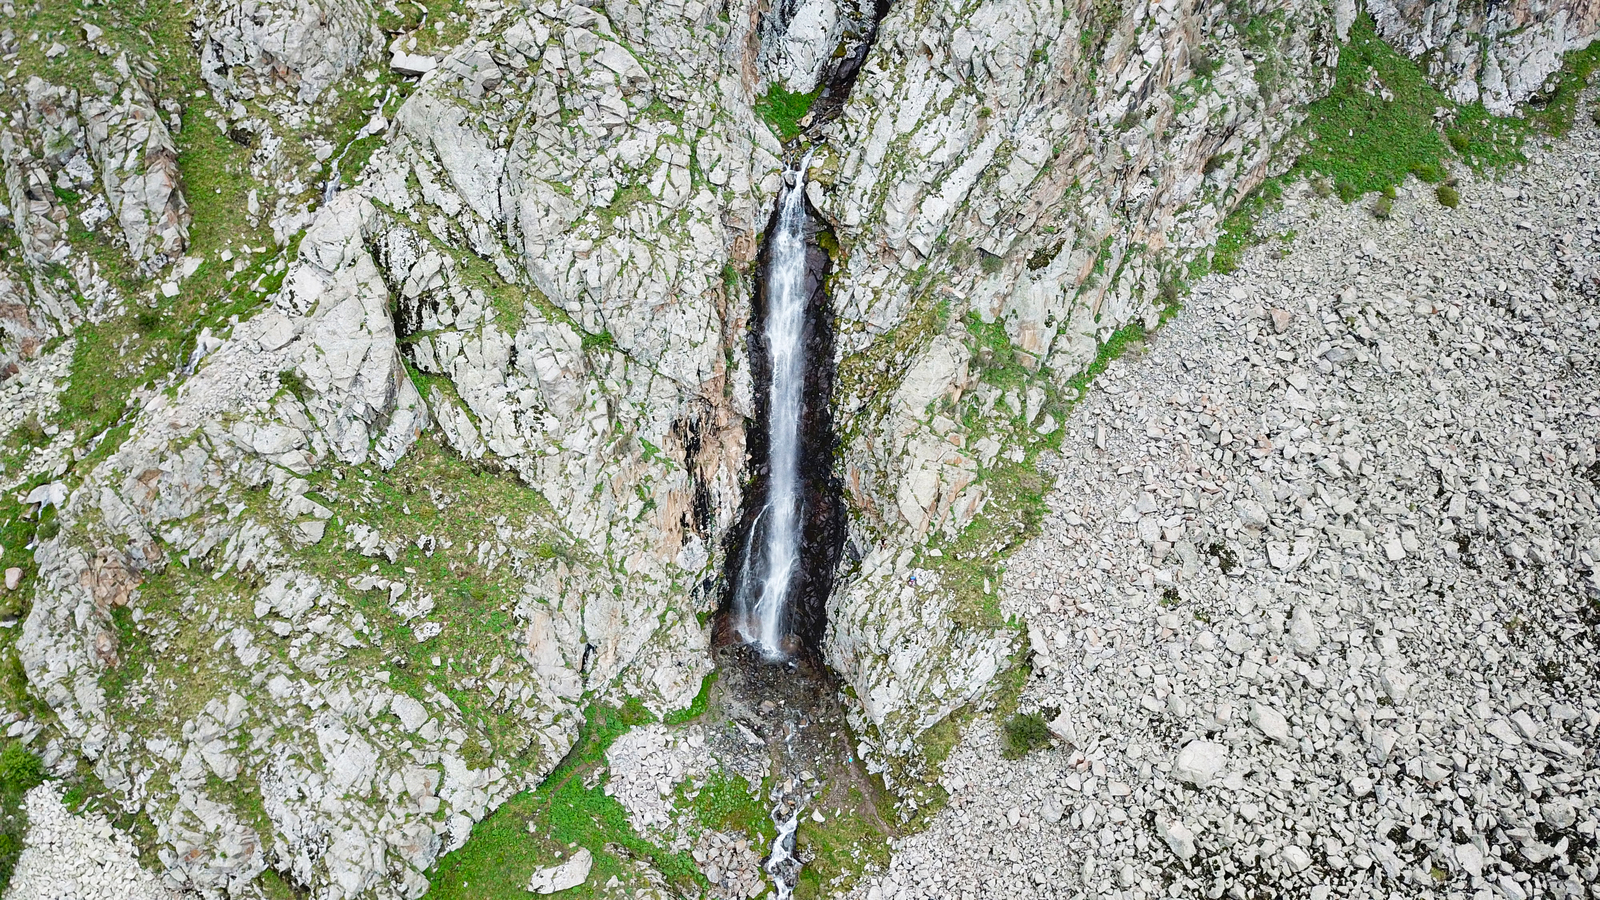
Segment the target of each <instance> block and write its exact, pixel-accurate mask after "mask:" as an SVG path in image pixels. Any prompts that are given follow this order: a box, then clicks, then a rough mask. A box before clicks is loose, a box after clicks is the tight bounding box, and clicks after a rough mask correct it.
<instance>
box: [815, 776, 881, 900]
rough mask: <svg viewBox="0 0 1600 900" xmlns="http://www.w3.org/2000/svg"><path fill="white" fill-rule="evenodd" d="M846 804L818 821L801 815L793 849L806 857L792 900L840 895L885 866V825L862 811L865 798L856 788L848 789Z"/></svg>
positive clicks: (833, 809) (835, 808) (833, 808)
mask: <svg viewBox="0 0 1600 900" xmlns="http://www.w3.org/2000/svg"><path fill="white" fill-rule="evenodd" d="M849 793H850V794H851V796H850V797H848V798H847V800H848V801H849V802H846V803H843V804H840V805H837V806H834V807H832V808H831V809H830V810H829V812H831V813H833V814H832V815H829V814H826V813H825V814H824V818H823V821H821V822H818V821H816V820H815V819H813V818H812V817H811V816H809V815H806V816H802V817H801V819H800V827H799V828H797V829H796V830H795V846H796V848H797V849H798V850H799V852H800V854H801V856H802V858H805V857H809V859H808V860H807V862H806V865H805V868H803V869H801V870H800V882H799V883H798V884H796V885H795V889H794V896H795V900H822V898H825V897H835V896H843V894H844V889H845V888H847V887H848V886H849V885H851V884H853V883H854V882H855V880H856V879H858V878H859V877H860V876H861V875H863V874H865V873H866V872H867V871H870V870H881V869H883V868H885V867H887V866H888V864H889V845H888V842H887V841H886V840H885V839H884V838H885V826H884V825H883V823H882V822H881V821H879V820H878V819H877V818H876V817H875V816H871V815H869V814H867V812H865V810H864V807H865V806H866V803H865V800H866V798H865V797H864V796H863V795H862V794H861V791H860V789H859V788H855V787H852V788H850V789H849Z"/></svg>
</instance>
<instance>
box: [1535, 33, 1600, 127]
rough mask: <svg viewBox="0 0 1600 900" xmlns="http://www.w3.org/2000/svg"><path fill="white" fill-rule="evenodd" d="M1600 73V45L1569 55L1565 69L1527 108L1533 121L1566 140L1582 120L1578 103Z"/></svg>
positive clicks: (1564, 62) (1596, 44)
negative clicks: (1574, 125) (1568, 134)
mask: <svg viewBox="0 0 1600 900" xmlns="http://www.w3.org/2000/svg"><path fill="white" fill-rule="evenodd" d="M1596 70H1600V41H1595V42H1593V43H1591V44H1589V46H1587V47H1585V48H1584V49H1582V50H1575V51H1573V52H1571V53H1568V54H1567V56H1566V59H1564V60H1562V64H1561V68H1560V70H1558V71H1557V72H1556V73H1555V74H1554V75H1552V76H1550V79H1549V80H1548V81H1547V82H1546V86H1545V88H1544V89H1543V90H1540V91H1539V92H1538V93H1537V94H1535V95H1534V96H1533V98H1532V99H1531V100H1530V101H1529V103H1528V105H1527V110H1526V112H1527V116H1528V119H1529V121H1531V122H1533V123H1534V124H1535V125H1537V126H1538V127H1539V128H1540V129H1541V130H1542V131H1544V132H1545V133H1546V134H1550V135H1553V136H1555V137H1564V136H1565V135H1566V133H1567V132H1568V131H1571V130H1572V123H1573V122H1574V121H1575V120H1576V119H1577V116H1578V99H1579V98H1580V97H1581V96H1582V95H1583V91H1584V89H1585V88H1587V87H1588V86H1589V83H1590V82H1591V81H1592V80H1593V78H1594V74H1595V71H1596Z"/></svg>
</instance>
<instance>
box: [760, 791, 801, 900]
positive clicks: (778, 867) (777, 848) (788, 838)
mask: <svg viewBox="0 0 1600 900" xmlns="http://www.w3.org/2000/svg"><path fill="white" fill-rule="evenodd" d="M780 808H781V807H780ZM772 818H773V821H774V822H775V823H776V824H777V826H778V834H777V836H776V837H774V838H773V839H772V852H771V853H770V854H768V855H767V862H766V866H765V868H766V870H767V875H768V876H769V877H771V878H772V890H773V892H774V893H775V894H777V900H789V898H791V897H793V896H794V886H795V882H797V881H799V880H800V861H799V860H798V859H795V856H794V833H795V831H796V830H797V829H798V828H799V827H800V807H799V805H798V804H797V805H796V806H795V808H794V810H793V811H791V812H790V813H789V816H788V817H787V818H784V817H783V816H781V815H779V813H778V811H777V810H774V811H773V814H772Z"/></svg>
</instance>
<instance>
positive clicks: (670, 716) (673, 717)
mask: <svg viewBox="0 0 1600 900" xmlns="http://www.w3.org/2000/svg"><path fill="white" fill-rule="evenodd" d="M716 685H717V670H715V669H712V670H711V673H710V674H709V675H707V676H706V677H705V678H702V679H701V680H700V692H699V693H698V694H695V695H694V700H693V701H692V702H690V704H689V705H688V706H687V707H686V708H684V709H679V710H674V711H672V712H669V713H667V714H666V716H664V717H663V718H662V721H663V722H665V723H667V724H668V725H686V724H688V723H690V722H693V721H694V720H695V719H698V718H700V717H701V716H703V715H705V712H706V708H707V707H708V706H710V705H711V690H712V688H714V687H716Z"/></svg>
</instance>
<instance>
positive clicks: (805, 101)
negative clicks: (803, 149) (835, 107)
mask: <svg viewBox="0 0 1600 900" xmlns="http://www.w3.org/2000/svg"><path fill="white" fill-rule="evenodd" d="M821 95H822V89H821V88H818V89H816V90H814V91H810V92H807V93H796V92H794V91H789V90H785V89H784V88H783V87H782V86H781V85H777V84H774V85H772V86H771V87H769V88H767V93H766V95H765V96H763V97H762V98H761V99H760V100H757V101H756V114H757V115H759V116H761V118H762V120H763V121H765V122H766V123H767V124H768V125H769V126H771V127H772V130H773V131H774V132H775V133H776V134H777V135H778V138H779V139H780V140H782V141H783V142H784V143H786V144H787V143H788V142H790V141H792V140H794V139H795V138H797V137H799V136H800V120H801V119H804V118H805V117H806V113H808V112H810V111H811V104H812V103H815V102H816V99H817V97H819V96H821Z"/></svg>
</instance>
